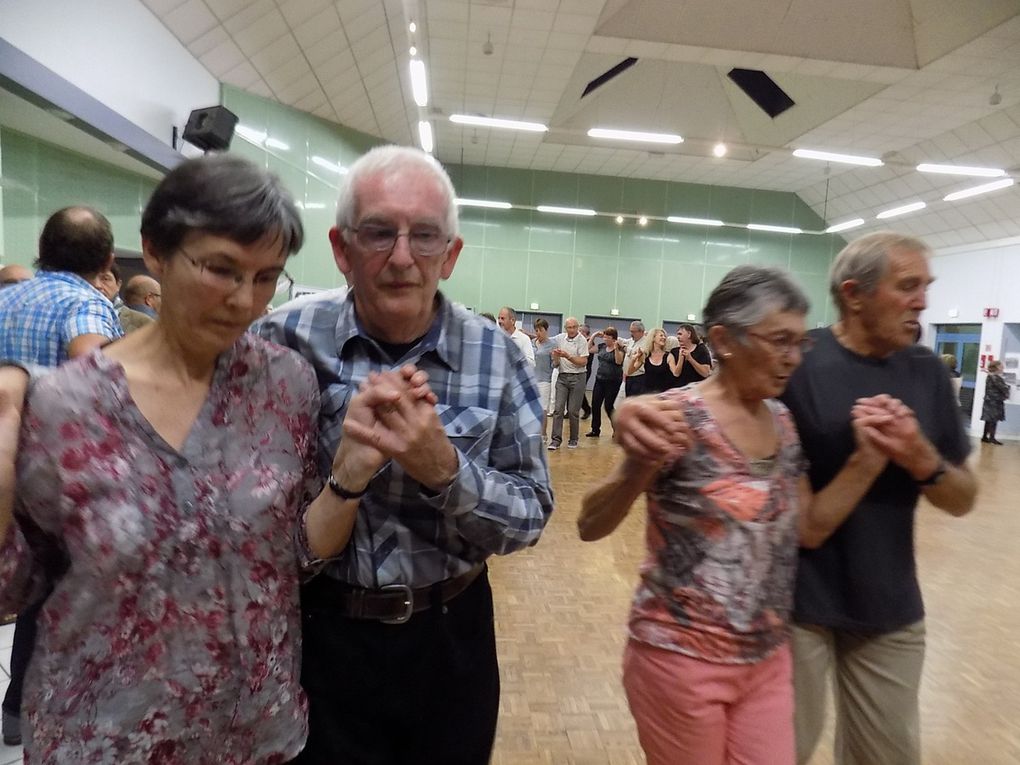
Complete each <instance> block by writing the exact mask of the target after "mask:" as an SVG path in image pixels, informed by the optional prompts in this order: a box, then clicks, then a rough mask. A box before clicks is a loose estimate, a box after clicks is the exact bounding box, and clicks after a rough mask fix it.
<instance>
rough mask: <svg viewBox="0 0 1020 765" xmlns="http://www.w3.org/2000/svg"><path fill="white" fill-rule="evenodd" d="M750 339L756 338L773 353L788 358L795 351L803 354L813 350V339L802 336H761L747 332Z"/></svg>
mask: <svg viewBox="0 0 1020 765" xmlns="http://www.w3.org/2000/svg"><path fill="white" fill-rule="evenodd" d="M747 334H748V335H750V336H751V337H756V338H758V339H759V340H761V341H762V342H763V343H766V344H767V345H769V346H770V347H771V348H772V350H773V351H775V352H776V353H777V354H778V355H780V356H789V355H790V354H791V353H793V351H794V350H796V351H797V352H798V353H801V354H804V353H807V352H808V351H810V350H811V349H812V348H814V345H815V341H814V338H812V337H808V336H807V335H804V336H802V337H794V336H793V335H771V336H770V335H762V334H760V333H758V332H750V331H748V332H747Z"/></svg>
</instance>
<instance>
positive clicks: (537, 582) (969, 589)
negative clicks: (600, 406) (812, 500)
mask: <svg viewBox="0 0 1020 765" xmlns="http://www.w3.org/2000/svg"><path fill="white" fill-rule="evenodd" d="M582 425H584V423H582ZM582 433H583V428H582ZM581 442H582V443H581V447H580V448H578V449H576V450H567V449H561V450H560V451H557V452H551V453H550V455H549V456H550V465H551V469H552V475H553V483H554V487H555V491H556V512H555V513H554V514H553V517H552V520H551V521H550V524H549V527H548V528H547V530H546V532H545V535H544V536H543V538H542V540H541V542H540V543H539V544H538V545H537V546H536V547H534V548H532V549H530V550H528V551H526V552H523V553H518V554H515V555H512V556H508V557H506V558H499V559H494V560H493V561H492V562H491V567H492V580H493V588H494V591H495V601H496V618H497V636H498V641H499V652H500V663H501V667H502V677H503V696H502V707H501V717H500V728H499V734H498V739H497V745H496V752H495V755H494V757H493V763H494V765H540V764H541V765H548V764H554V765H580V764H582V763H583V764H584V765H588V764H591V765H595V764H596V763H597V764H598V765H635V764H636V763H643V762H644V759H643V757H642V755H641V751H640V748H639V747H638V744H637V736H636V734H635V732H634V725H633V722H632V720H631V718H630V714H629V712H628V709H627V703H626V699H625V698H624V695H623V690H622V688H621V685H620V656H621V653H622V650H623V644H624V621H625V618H626V614H627V610H628V606H629V601H630V596H631V592H632V590H633V588H634V585H635V581H636V576H637V567H638V562H639V560H640V558H641V556H642V555H643V551H644V544H643V531H644V500H643V499H641V500H639V501H638V502H637V503H636V504H635V507H634V510H633V511H632V512H631V514H630V516H629V517H628V518H627V520H626V521H624V523H623V525H622V526H621V527H620V528H619V529H618V530H617V531H616V533H615V534H613V535H612V536H611V537H610V538H608V539H605V540H602V541H601V542H596V543H582V542H580V541H579V540H578V538H577V534H576V531H575V521H576V518H577V513H578V509H579V506H580V499H581V496H582V494H583V492H584V490H585V488H586V487H587V486H589V485H590V484H591V483H592V482H594V481H596V480H598V478H599V477H600V476H602V475H603V474H605V473H606V471H608V470H609V468H610V466H611V465H612V463H613V461H614V459H616V457H617V454H618V450H617V448H616V447H615V446H613V444H612V441H611V439H610V438H609V437H607V436H606V435H603V437H602V438H601V439H600V440H598V441H595V440H594V439H585V438H584V437H583V435H582V438H581ZM974 446H975V452H974V456H973V459H972V462H973V465H974V468H975V470H976V472H977V474H978V476H979V480H980V483H981V495H980V499H979V502H978V507H977V509H976V510H975V511H974V512H973V513H972V514H971V515H969V516H967V517H965V518H952V517H950V516H948V515H946V514H944V513H942V512H940V511H938V510H935V509H934V508H932V507H931V506H930V505H926V504H922V507H921V508H920V509H919V512H918V526H917V546H918V566H919V570H920V576H921V583H922V588H923V590H924V594H925V601H926V606H927V613H928V618H927V626H928V653H927V659H926V663H925V672H924V681H923V688H922V698H921V707H922V726H923V740H924V763H925V765H970V764H971V763H975V764H976V763H981V764H982V765H999V764H1000V763H1001V764H1002V765H1006V764H1007V763H1020V648H1018V645H1017V642H1018V641H1017V638H1018V636H1020V554H1018V548H1020V501H1018V498H1020V470H1018V465H1020V444H1016V443H1008V444H1007V445H1005V446H992V445H982V444H980V443H977V442H975V444H974ZM831 748H832V725H831V714H830V725H829V726H828V730H827V732H826V735H825V737H824V738H823V741H822V743H821V745H820V747H819V749H818V751H817V752H816V753H815V757H814V758H813V760H812V762H811V765H831V763H832V754H831ZM876 765H880V764H877V763H876Z"/></svg>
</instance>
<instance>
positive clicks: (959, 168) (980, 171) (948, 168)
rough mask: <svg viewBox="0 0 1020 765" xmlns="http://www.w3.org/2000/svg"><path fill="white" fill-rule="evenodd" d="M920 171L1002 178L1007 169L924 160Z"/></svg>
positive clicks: (919, 166)
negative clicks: (935, 163)
mask: <svg viewBox="0 0 1020 765" xmlns="http://www.w3.org/2000/svg"><path fill="white" fill-rule="evenodd" d="M917 171H918V172H919V173H943V174H945V175H973V176H977V177H978V178H1001V177H1002V176H1004V175H1005V174H1006V171H1005V170H1001V169H999V168H998V167H968V166H967V165H933V164H930V163H928V162H922V163H921V164H920V165H918V166H917Z"/></svg>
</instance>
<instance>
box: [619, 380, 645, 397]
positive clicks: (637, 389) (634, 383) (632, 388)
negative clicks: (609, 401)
mask: <svg viewBox="0 0 1020 765" xmlns="http://www.w3.org/2000/svg"><path fill="white" fill-rule="evenodd" d="M623 390H624V392H625V393H626V394H627V395H628V396H640V395H641V394H642V393H644V392H645V376H644V375H638V376H637V377H627V378H625V379H624V381H623Z"/></svg>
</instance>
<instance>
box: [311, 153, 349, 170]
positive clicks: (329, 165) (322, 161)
mask: <svg viewBox="0 0 1020 765" xmlns="http://www.w3.org/2000/svg"><path fill="white" fill-rule="evenodd" d="M312 163H313V164H316V165H318V166H319V167H324V168H326V169H327V170H332V171H333V172H334V173H339V174H340V175H347V168H346V167H344V166H343V165H341V164H339V163H337V162H331V161H330V160H328V159H326V158H325V157H319V156H314V157H312Z"/></svg>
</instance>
